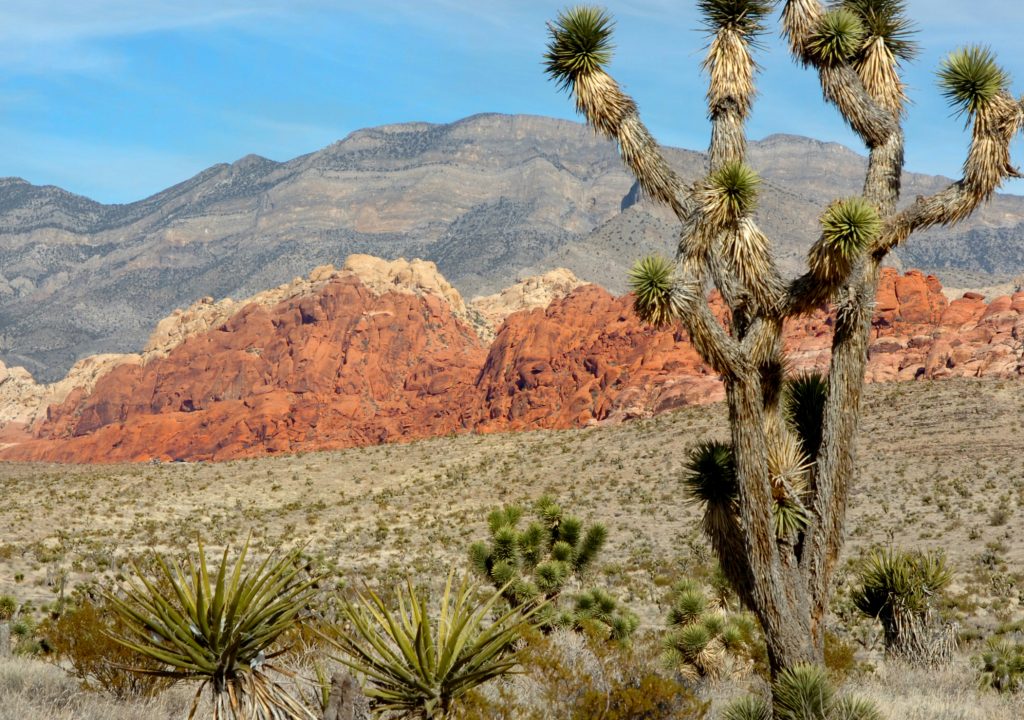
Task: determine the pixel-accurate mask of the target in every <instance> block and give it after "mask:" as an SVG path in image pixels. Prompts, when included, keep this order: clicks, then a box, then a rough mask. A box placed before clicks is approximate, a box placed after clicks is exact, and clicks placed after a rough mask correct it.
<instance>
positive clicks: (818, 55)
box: [807, 6, 865, 66]
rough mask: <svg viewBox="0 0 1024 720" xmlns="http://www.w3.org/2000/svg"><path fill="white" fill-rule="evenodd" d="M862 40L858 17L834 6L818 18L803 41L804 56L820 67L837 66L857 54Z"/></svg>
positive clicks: (862, 26)
mask: <svg viewBox="0 0 1024 720" xmlns="http://www.w3.org/2000/svg"><path fill="white" fill-rule="evenodd" d="M864 38H865V30H864V24H863V23H862V22H861V19H860V17H858V15H857V14H856V13H855V12H853V11H851V10H849V9H847V8H845V7H842V6H840V7H835V8H832V9H831V10H829V11H828V12H826V13H824V14H823V15H822V16H821V18H819V20H818V24H817V26H816V27H815V29H814V32H813V33H812V34H811V37H810V38H809V39H808V41H807V53H808V54H809V55H810V56H811V57H812V58H814V60H815V61H816V62H818V63H820V64H822V65H825V66H829V65H838V64H841V63H844V62H847V61H849V60H851V59H852V58H853V57H854V56H855V55H856V54H857V53H858V52H859V51H860V49H861V47H862V46H863V44H864Z"/></svg>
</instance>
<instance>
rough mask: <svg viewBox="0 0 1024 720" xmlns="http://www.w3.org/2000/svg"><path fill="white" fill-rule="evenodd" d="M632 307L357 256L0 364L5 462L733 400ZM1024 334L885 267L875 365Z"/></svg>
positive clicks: (812, 338) (999, 317) (873, 371)
mask: <svg viewBox="0 0 1024 720" xmlns="http://www.w3.org/2000/svg"><path fill="white" fill-rule="evenodd" d="M631 303H632V299H631V297H630V296H628V295H627V296H620V297H616V296H614V295H612V294H611V293H609V292H608V291H607V290H605V289H604V288H601V287H599V286H597V285H593V284H582V285H581V284H579V282H578V281H577V280H576V279H575V278H574V277H573V276H572V275H571V274H570V273H568V272H567V271H564V270H563V271H559V272H557V273H552V274H550V275H548V276H546V277H545V278H542V279H531V280H525V281H523V282H521V283H520V284H519V285H518V286H517V287H516V288H513V289H511V290H509V291H507V292H503V293H501V294H499V295H498V296H496V297H490V298H483V299H481V300H480V301H479V302H478V303H469V304H466V303H465V302H464V301H463V300H462V298H461V296H460V295H459V294H458V292H457V291H456V290H455V289H454V288H453V287H452V286H451V284H449V283H448V282H447V281H446V280H445V279H444V278H443V277H442V276H441V275H440V274H439V273H437V271H436V268H435V266H434V265H433V264H432V263H429V262H423V261H413V262H411V263H409V262H405V261H395V262H388V261H384V260H378V259H375V258H370V257H366V256H356V257H354V258H350V259H349V261H348V262H347V263H346V267H345V268H343V269H342V270H335V269H334V268H333V267H327V266H325V267H321V268H317V269H316V270H314V272H313V273H312V274H311V275H310V276H309V277H308V278H306V279H298V280H296V281H295V282H294V283H291V284H289V285H286V286H284V287H282V288H277V289H275V290H273V291H268V292H266V293H262V294H260V295H257V296H255V297H254V298H251V299H250V301H248V302H245V303H230V302H225V301H221V302H219V303H218V302H213V301H212V299H205V300H203V301H201V302H200V303H197V304H196V305H194V306H193V307H192V308H190V309H189V310H186V311H183V312H181V311H179V312H178V313H177V314H175V315H172V316H171V317H170V318H168V319H166V320H165V321H163V322H161V323H160V324H159V325H158V328H157V330H156V332H154V334H153V336H152V338H151V339H150V342H149V344H148V349H147V352H146V353H145V354H143V355H141V356H129V357H122V358H120V359H115V360H112V361H110V362H106V363H101V362H97V363H88V362H83V363H81V364H80V365H79V366H78V369H77V371H78V373H79V376H80V377H79V378H78V379H77V380H73V379H72V378H68V379H67V380H65V381H63V382H62V383H58V384H56V385H54V386H48V387H43V388H40V387H38V386H32V385H31V383H29V382H28V381H27V380H26V379H25V377H24V375H23V374H19V373H17V372H12V371H10V370H6V369H5V368H3V366H0V459H7V460H47V461H63V462H111V461H141V460H148V459H152V458H161V459H188V460H211V459H212V460H221V459H228V458H237V457H247V456H255V455H263V454H272V453H282V452H298V451H304V450H318V449H328V448H343V447H352V446H360V445H372V444H379V443H383V442H394V441H405V440H412V439H416V438H424V437H431V436H437V435H445V434H449V433H453V432H468V431H476V432H491V431H498V430H510V429H513V430H515V429H536V428H569V427H580V426H585V425H589V424H593V423H608V422H618V421H622V420H626V419H629V418H633V417H648V416H651V415H655V414H658V413H662V412H665V411H667V410H671V409H674V408H678V407H681V406H684V405H690V404H694V403H704V402H709V401H713V400H718V399H721V397H722V396H723V387H722V384H721V382H720V380H719V378H718V377H717V375H716V374H715V373H714V372H712V371H711V370H710V369H709V368H708V367H706V366H705V365H704V364H703V363H702V361H701V360H700V358H699V357H698V355H697V353H696V352H695V350H694V349H693V347H692V346H691V345H690V343H689V341H688V339H687V337H686V334H685V333H684V332H682V331H681V330H679V329H665V330H655V329H653V328H651V327H649V326H646V325H644V324H642V323H641V322H640V321H639V320H638V319H637V317H636V316H635V315H634V314H633V312H632V307H631ZM716 314H717V315H718V316H719V318H720V319H722V318H724V316H725V315H726V310H725V308H724V307H722V306H721V305H720V304H718V305H716ZM832 321H833V318H832V317H831V316H830V315H829V313H828V312H826V311H825V310H824V309H822V310H819V311H816V312H815V313H813V314H812V315H810V316H808V317H803V318H795V319H793V320H792V321H790V322H789V323H787V326H786V337H785V342H786V347H787V350H788V351H789V355H790V358H791V359H792V361H793V369H794V371H803V370H810V369H824V368H826V367H827V365H828V360H829V348H830V344H831V329H832ZM495 324H497V327H495V326H494V325H495ZM490 338H493V339H490ZM1021 338H1024V292H1020V293H1016V294H1015V295H1013V296H1012V297H1011V296H1004V297H1000V298H996V299H994V300H992V301H991V302H990V303H986V302H985V300H984V298H983V297H982V296H981V295H979V294H976V293H967V294H966V295H964V297H962V298H960V299H957V300H954V301H952V302H950V301H948V300H947V299H946V296H945V295H944V294H943V291H942V286H941V284H940V283H939V281H938V280H937V278H935V277H933V276H925V275H924V274H922V273H921V272H919V271H911V272H909V273H906V274H905V275H899V274H898V273H897V272H896V271H895V270H893V269H891V268H887V269H885V270H884V271H883V277H882V282H881V285H880V289H879V293H878V299H877V305H876V315H875V319H874V329H873V333H872V342H871V345H870V346H869V353H870V361H869V364H868V369H867V378H868V380H869V381H872V382H887V381H896V380H903V381H914V380H930V379H936V380H937V379H942V378H947V377H998V378H1006V379H1018V380H1019V379H1021V378H1024V343H1022V341H1021ZM101 367H102V369H96V368H101ZM89 368H93V371H92V372H87V370H88V369H89ZM5 393H6V395H5ZM19 393H20V395H19Z"/></svg>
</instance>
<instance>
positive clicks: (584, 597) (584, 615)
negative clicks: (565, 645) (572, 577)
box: [565, 588, 640, 640]
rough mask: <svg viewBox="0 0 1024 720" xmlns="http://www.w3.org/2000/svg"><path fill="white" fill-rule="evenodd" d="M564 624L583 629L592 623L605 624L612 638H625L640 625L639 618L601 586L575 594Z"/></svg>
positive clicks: (591, 625) (592, 624)
mask: <svg viewBox="0 0 1024 720" xmlns="http://www.w3.org/2000/svg"><path fill="white" fill-rule="evenodd" d="M566 620H567V622H566V623H565V624H566V625H571V626H572V627H573V628H575V629H585V628H588V627H594V625H595V624H596V625H599V626H605V627H607V628H608V629H609V631H610V637H611V639H612V640H626V639H628V638H629V636H630V635H632V634H633V633H634V632H636V629H637V627H639V626H640V618H639V617H637V615H636V613H634V612H633V611H631V610H630V609H629V608H627V607H623V606H622V605H621V604H620V603H619V601H618V600H616V599H615V598H614V597H612V595H611V594H609V593H608V592H607V591H606V590H603V589H602V588H591V589H590V590H587V591H585V592H582V593H580V594H579V595H577V596H576V606H575V609H574V611H573V613H572V615H571V616H570V617H568V618H566Z"/></svg>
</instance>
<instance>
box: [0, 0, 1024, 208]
mask: <svg viewBox="0 0 1024 720" xmlns="http://www.w3.org/2000/svg"><path fill="white" fill-rule="evenodd" d="M605 5H606V6H607V7H608V8H609V10H611V12H612V13H613V15H614V16H615V17H616V20H617V23H618V25H617V33H616V44H617V50H616V57H615V59H614V61H613V63H612V66H611V68H610V69H611V72H612V74H613V75H614V76H615V77H616V78H617V79H618V80H619V81H620V82H621V83H622V84H623V85H624V86H625V87H626V89H627V91H629V92H630V93H632V94H633V95H634V97H635V98H636V99H637V101H638V102H639V104H640V107H641V111H642V112H643V115H644V117H645V119H646V121H647V123H648V125H649V126H650V127H651V129H652V131H653V132H654V133H655V135H656V136H657V137H658V139H659V140H660V141H661V142H662V143H664V144H670V145H679V146H683V147H688V148H695V149H703V148H704V147H705V146H706V145H707V141H708V126H707V121H706V119H705V117H704V109H703V93H704V89H705V79H704V78H703V77H702V76H701V75H700V72H699V69H698V67H699V63H700V61H701V59H702V56H703V48H704V45H705V42H706V40H705V37H704V35H703V34H702V33H700V32H698V31H697V30H696V28H697V27H698V23H697V16H696V12H695V10H694V9H693V4H691V3H687V2H679V1H677V0H675V1H674V0H627V1H624V2H607V3H605ZM908 5H909V7H910V11H911V13H912V15H913V16H914V17H915V18H917V20H918V26H919V28H920V30H921V32H920V36H919V40H920V42H921V44H922V46H923V52H922V54H921V56H920V57H919V58H918V59H917V60H916V61H915V62H914V63H913V64H912V65H911V66H910V67H909V68H908V71H907V74H906V79H907V81H908V82H909V84H910V86H911V87H910V94H911V97H912V98H913V100H914V101H915V104H914V105H913V107H912V108H911V111H910V115H909V117H908V119H907V136H908V167H909V168H910V169H913V170H916V171H920V172H931V173H941V174H945V175H952V176H955V175H957V174H958V173H959V167H960V163H961V162H962V159H963V154H964V148H965V146H966V140H967V136H966V134H965V132H964V128H963V123H962V121H960V120H957V119H955V118H952V117H950V113H949V110H948V109H947V108H946V106H945V105H944V104H943V102H942V100H941V97H940V96H939V94H938V91H937V90H936V88H935V82H934V70H935V68H936V67H937V66H938V63H939V60H940V58H941V57H942V56H943V55H944V54H945V53H947V52H949V51H950V50H952V49H954V48H955V47H957V46H958V45H961V44H964V43H967V42H971V43H982V44H986V45H989V46H991V47H992V48H993V49H994V50H995V51H996V52H997V54H998V55H999V57H1000V59H1001V61H1002V63H1003V65H1004V66H1005V67H1006V68H1007V69H1008V70H1009V71H1010V72H1011V74H1012V75H1013V76H1014V78H1015V79H1016V80H1017V82H1016V83H1015V89H1016V90H1017V92H1024V52H1022V51H1021V46H1020V40H1019V38H1020V37H1021V35H1022V34H1024V3H1019V2H1018V0H970V1H966V2H965V1H962V0H908ZM560 7H562V4H560V3H558V2H547V1H545V2H541V1H538V0H507V1H501V2H498V1H492V0H475V1H474V0H418V1H415V2H412V1H407V0H359V1H358V2H355V1H352V0H333V1H328V0H3V2H2V3H0V147H2V148H3V151H2V154H0V176H5V175H14V176H20V177H23V178H25V179H27V180H29V181H31V182H33V183H37V184H55V185H59V186H61V187H64V188H66V189H69V190H71V191H73V192H77V193H80V194H83V195H87V196H89V197H92V198H95V199H97V200H101V201H103V202H129V201H132V200H138V199H141V198H143V197H146V196H148V195H150V194H152V193H154V192H157V191H159V190H161V189H163V188H165V187H167V186H169V185H172V184H174V183H176V182H180V181H182V180H184V179H186V178H188V177H190V176H191V175H194V174H195V173H197V172H199V171H200V170H202V169H204V168H206V167H208V166H210V165H212V164H214V163H217V162H231V161H233V160H236V159H238V158H240V157H242V156H244V155H246V154H248V153H257V154H260V155H264V156H266V157H270V158H273V159H275V160H287V159H289V158H292V157H294V156H296V155H300V154H302V153H306V152H310V151H313V150H316V149H318V148H320V147H323V146H324V145H327V144H329V143H331V142H334V141H335V140H338V139H340V138H342V137H344V136H345V135H347V134H348V133H349V132H351V131H353V130H357V129H359V128H362V127H368V126H372V125H380V124H385V123H395V122H405V121H413V120H425V121H431V122H450V121H452V120H456V119H458V118H461V117H465V116H467V115H471V114H473V113H479V112H503V113H534V114H540V115H551V116H556V117H563V118H574V117H575V116H574V113H573V110H572V106H571V103H570V102H569V100H568V99H567V98H566V97H565V96H564V95H561V94H559V93H558V91H557V89H556V87H555V86H554V85H553V84H552V83H550V82H548V81H547V80H546V79H545V78H544V75H543V73H542V71H541V66H540V60H541V55H542V53H543V49H544V43H545V40H546V33H545V25H544V24H545V21H547V20H548V19H551V18H553V17H554V16H555V14H556V13H557V11H558V9H559V8H560ZM759 61H760V62H761V64H762V65H763V66H764V72H763V73H762V75H761V78H760V81H759V85H760V89H761V92H762V96H761V98H760V100H759V102H758V104H757V107H756V109H755V113H754V116H753V118H752V122H751V127H750V134H751V137H753V138H761V137H764V136H766V135H769V134H771V133H776V132H787V133H795V134H801V135H809V136H812V137H816V138H819V139H823V140H835V141H838V142H842V143H844V144H847V145H849V146H851V147H854V148H855V149H858V150H859V149H860V148H859V145H858V143H857V142H856V140H855V138H853V137H852V136H851V135H850V133H849V132H848V131H847V130H846V129H845V128H844V126H843V124H842V123H841V121H840V120H839V119H838V116H837V115H836V113H835V111H834V110H832V109H831V108H829V107H827V106H825V105H824V103H822V102H821V100H820V92H819V88H818V85H817V81H816V78H815V77H814V76H813V75H812V74H811V73H810V72H809V71H807V70H803V69H800V68H798V67H797V66H796V65H794V63H793V62H792V61H791V60H790V59H789V57H788V55H787V54H786V53H785V51H784V49H783V48H782V45H781V43H780V41H778V40H777V39H776V38H775V36H771V37H769V38H768V39H767V42H766V48H765V49H764V50H763V51H762V52H761V54H760V55H759ZM1014 155H1015V159H1017V161H1018V162H1019V163H1020V164H1022V165H1024V143H1020V142H1018V143H1017V144H1016V146H1015V153H1014ZM1009 189H1011V190H1012V191H1014V192H1019V193H1024V182H1017V183H1014V184H1013V185H1012V186H1010V188H1009Z"/></svg>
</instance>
